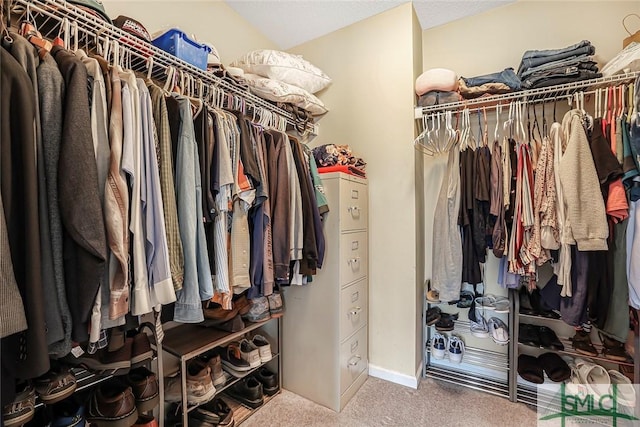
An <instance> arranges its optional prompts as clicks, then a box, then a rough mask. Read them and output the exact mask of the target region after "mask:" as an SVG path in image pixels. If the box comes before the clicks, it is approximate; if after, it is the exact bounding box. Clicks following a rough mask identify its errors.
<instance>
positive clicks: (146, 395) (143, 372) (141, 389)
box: [126, 367, 160, 413]
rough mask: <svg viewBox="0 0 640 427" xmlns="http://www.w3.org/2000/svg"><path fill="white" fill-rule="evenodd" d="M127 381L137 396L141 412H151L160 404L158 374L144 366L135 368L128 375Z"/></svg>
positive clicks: (137, 403)
mask: <svg viewBox="0 0 640 427" xmlns="http://www.w3.org/2000/svg"><path fill="white" fill-rule="evenodd" d="M126 382H127V384H129V386H130V387H131V390H132V391H133V395H134V397H135V398H136V407H137V408H138V412H139V413H143V412H149V411H150V410H152V409H153V408H155V407H156V406H158V402H159V400H160V394H159V391H158V379H157V378H156V374H154V373H153V372H151V371H150V370H148V369H147V368H144V367H140V368H135V369H132V370H131V372H129V375H127V376H126Z"/></svg>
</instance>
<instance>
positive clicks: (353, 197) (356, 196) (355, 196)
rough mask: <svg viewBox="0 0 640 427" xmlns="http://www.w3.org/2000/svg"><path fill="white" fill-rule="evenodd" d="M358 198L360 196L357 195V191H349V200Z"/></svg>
mask: <svg viewBox="0 0 640 427" xmlns="http://www.w3.org/2000/svg"><path fill="white" fill-rule="evenodd" d="M359 197H360V194H359V193H358V190H351V198H352V199H357V198H359Z"/></svg>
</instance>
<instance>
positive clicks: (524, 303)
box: [518, 286, 536, 316]
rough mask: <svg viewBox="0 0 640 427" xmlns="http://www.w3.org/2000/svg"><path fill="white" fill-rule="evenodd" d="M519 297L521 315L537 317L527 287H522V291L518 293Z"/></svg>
mask: <svg viewBox="0 0 640 427" xmlns="http://www.w3.org/2000/svg"><path fill="white" fill-rule="evenodd" d="M518 296H519V298H520V314H528V315H530V316H533V315H535V314H536V311H535V310H534V309H533V306H532V305H531V299H530V297H529V291H527V287H526V286H520V290H519V291H518Z"/></svg>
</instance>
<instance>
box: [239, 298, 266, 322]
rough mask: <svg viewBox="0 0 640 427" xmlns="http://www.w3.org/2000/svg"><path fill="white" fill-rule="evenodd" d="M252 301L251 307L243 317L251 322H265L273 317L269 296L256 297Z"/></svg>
mask: <svg viewBox="0 0 640 427" xmlns="http://www.w3.org/2000/svg"><path fill="white" fill-rule="evenodd" d="M250 301H251V308H250V309H249V311H248V312H247V314H245V315H244V316H243V317H244V318H245V319H247V320H248V321H249V322H264V321H266V320H269V319H270V318H271V314H270V313H269V300H268V299H267V297H258V298H254V299H252V300H250Z"/></svg>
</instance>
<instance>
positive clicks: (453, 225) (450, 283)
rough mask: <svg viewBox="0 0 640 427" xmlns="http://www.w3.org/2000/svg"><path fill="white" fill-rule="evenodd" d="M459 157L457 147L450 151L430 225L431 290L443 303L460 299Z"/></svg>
mask: <svg viewBox="0 0 640 427" xmlns="http://www.w3.org/2000/svg"><path fill="white" fill-rule="evenodd" d="M459 163H460V153H459V151H458V149H457V146H455V147H453V148H451V149H450V150H449V156H448V160H447V170H446V173H445V176H444V179H443V180H442V185H441V187H440V193H439V194H438V201H437V202H436V208H435V214H434V223H433V251H432V256H433V259H432V263H431V265H432V273H431V274H432V278H431V285H432V287H433V289H437V290H438V291H439V292H440V298H441V300H442V301H455V300H457V299H458V298H459V297H460V285H461V283H462V239H461V237H460V229H459V227H458V221H457V215H458V212H459V211H460V179H461V177H460V164H459Z"/></svg>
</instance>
